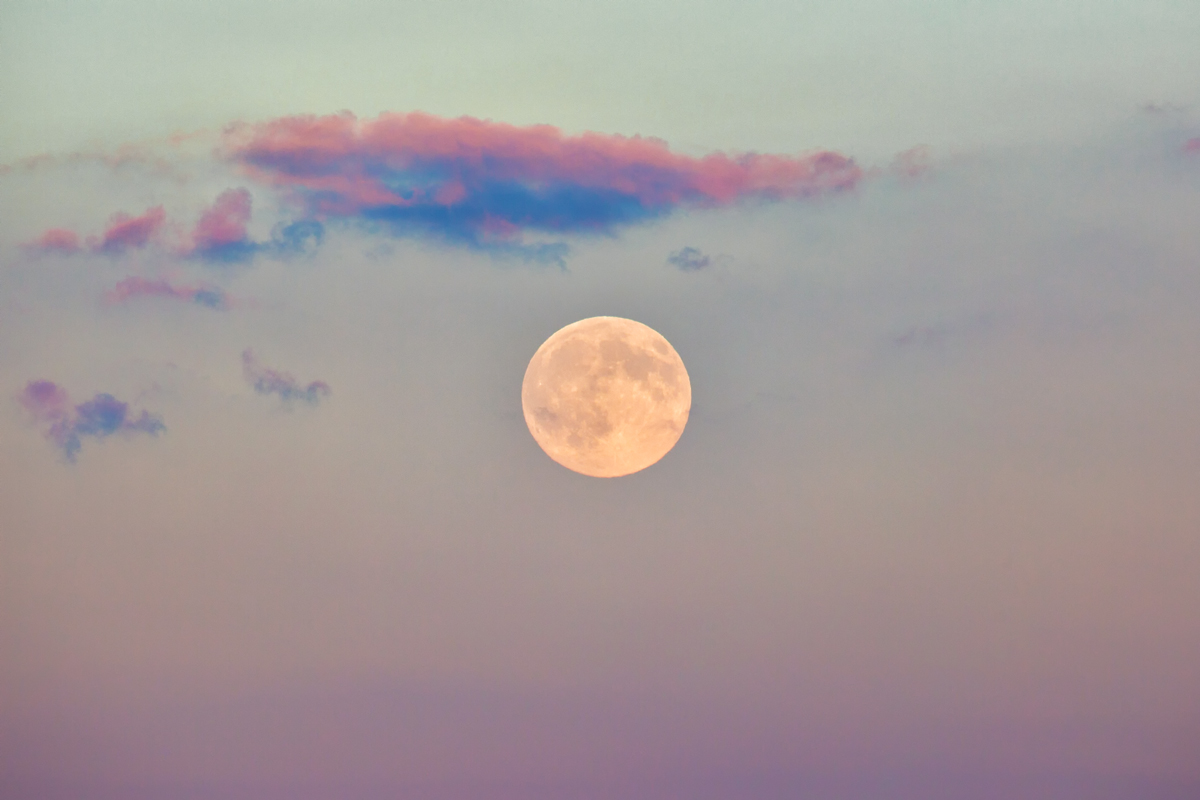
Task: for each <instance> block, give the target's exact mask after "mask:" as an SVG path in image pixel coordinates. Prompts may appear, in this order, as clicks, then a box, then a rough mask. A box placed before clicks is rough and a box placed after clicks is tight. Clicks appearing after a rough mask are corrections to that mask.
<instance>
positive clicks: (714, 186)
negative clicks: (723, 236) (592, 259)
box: [225, 113, 862, 258]
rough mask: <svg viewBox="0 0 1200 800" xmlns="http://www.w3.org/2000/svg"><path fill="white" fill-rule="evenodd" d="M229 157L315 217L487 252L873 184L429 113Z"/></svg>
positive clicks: (322, 128) (261, 132) (341, 127)
mask: <svg viewBox="0 0 1200 800" xmlns="http://www.w3.org/2000/svg"><path fill="white" fill-rule="evenodd" d="M225 154H226V156H227V157H228V158H229V159H231V160H232V161H234V162H235V163H237V164H240V165H241V166H242V167H243V169H244V170H245V173H246V174H247V175H248V176H250V177H251V178H253V179H256V180H259V181H262V182H264V183H266V184H269V185H271V186H274V187H277V188H279V189H281V190H284V191H286V192H287V193H288V194H289V195H290V196H291V197H292V198H293V199H294V200H295V201H297V202H298V203H299V204H300V205H301V207H302V208H303V210H304V213H305V217H306V218H309V219H353V220H358V221H363V222H366V223H371V224H375V225H381V226H383V227H385V228H389V229H391V230H392V231H393V232H394V233H400V234H407V233H419V234H428V235H434V236H437V237H440V238H442V239H445V240H448V241H451V242H457V243H462V244H468V245H471V246H478V247H488V248H491V247H496V246H501V247H505V246H507V247H509V248H513V247H516V248H520V247H521V246H522V242H521V236H522V234H524V233H541V234H567V233H609V232H612V231H613V230H614V229H616V228H617V227H619V226H622V225H628V224H633V223H638V222H642V221H645V220H649V219H654V218H657V217H662V216H664V215H666V214H669V213H671V212H672V211H674V210H676V209H679V208H684V207H702V208H704V207H717V206H724V205H728V204H731V203H734V202H736V201H738V200H742V199H746V198H762V199H770V200H781V199H788V198H802V197H811V196H815V195H819V194H823V193H825V192H830V191H837V190H843V189H849V188H851V187H853V186H854V185H855V184H856V183H857V182H858V180H859V179H860V178H861V176H862V172H861V170H860V169H859V168H858V166H857V165H856V164H855V163H854V162H853V161H852V160H851V159H849V158H846V157H845V156H842V155H839V154H837V153H833V152H829V151H820V152H814V153H809V154H804V155H798V156H788V155H764V154H756V153H746V154H737V155H729V154H725V153H711V154H709V155H706V156H703V157H700V158H695V157H691V156H686V155H681V154H678V153H674V152H672V151H671V150H670V149H669V148H668V146H667V144H666V143H665V142H663V141H661V140H658V139H649V138H642V137H638V136H634V137H625V136H614V135H605V134H598V133H585V134H582V135H578V136H567V135H564V134H563V133H562V132H561V131H559V130H558V129H557V128H554V127H551V126H549V125H534V126H528V127H518V126H515V125H508V124H503V123H497V122H490V121H486V120H479V119H473V118H470V117H462V118H458V119H443V118H440V117H435V116H431V115H429V114H423V113H412V114H383V115H381V116H379V117H377V118H375V119H367V120H359V119H357V118H356V117H354V116H353V115H351V114H348V113H346V114H340V115H335V116H324V117H316V116H305V117H287V118H282V119H276V120H272V121H269V122H265V123H261V124H256V125H238V126H234V127H231V128H230V130H229V131H228V132H227V134H226V143H225ZM555 252H557V251H555ZM542 255H543V256H547V254H546V253H544V252H543V253H542ZM548 257H549V258H556V257H558V256H555V255H554V254H553V253H551V254H549V255H548Z"/></svg>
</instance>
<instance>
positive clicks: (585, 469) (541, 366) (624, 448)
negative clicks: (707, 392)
mask: <svg viewBox="0 0 1200 800" xmlns="http://www.w3.org/2000/svg"><path fill="white" fill-rule="evenodd" d="M521 406H522V408H523V409H524V411H525V422H526V424H527V425H529V432H530V433H532V434H533V438H534V439H535V440H537V443H538V444H539V445H541V447H542V449H543V450H545V451H546V455H548V456H550V457H551V458H552V459H554V460H555V461H557V462H558V463H559V464H562V465H563V466H564V467H566V468H567V469H571V470H574V471H575V472H580V473H583V474H584V475H591V476H593V477H596V478H616V477H619V476H621V475H629V474H630V473H633V472H638V471H639V470H643V469H645V468H646V467H648V466H650V465H651V464H653V463H655V462H656V461H658V460H659V459H660V458H662V457H663V456H665V455H666V454H667V452H668V451H670V449H671V448H672V447H674V446H675V443H676V442H677V441H679V437H680V435H681V434H682V433H683V428H684V426H685V425H687V420H688V412H689V411H691V408H692V384H691V382H690V381H689V380H688V374H687V370H686V369H685V368H684V366H683V359H681V358H680V357H679V354H678V353H676V352H675V348H673V347H671V343H670V342H668V341H667V340H666V339H665V338H663V336H662V334H660V333H658V331H656V330H654V329H653V328H649V327H647V326H645V325H643V324H642V323H640V322H634V321H633V320H631V319H623V318H621V317H591V318H589V319H582V320H580V321H579V322H573V323H571V324H570V325H568V326H566V327H565V328H563V329H561V330H559V331H558V332H557V333H555V334H554V335H553V336H551V337H550V338H549V339H547V340H546V341H545V342H544V343H543V344H542V346H541V347H539V348H538V349H537V352H536V353H534V354H533V358H532V359H531V360H530V362H529V367H528V368H527V369H526V370H525V381H524V383H523V384H522V385H521Z"/></svg>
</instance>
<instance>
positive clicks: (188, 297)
mask: <svg viewBox="0 0 1200 800" xmlns="http://www.w3.org/2000/svg"><path fill="white" fill-rule="evenodd" d="M135 297H167V298H171V299H175V300H184V301H186V302H189V303H196V304H197V305H202V306H207V307H208V308H213V309H217V310H225V309H228V308H230V307H232V305H233V300H232V298H230V297H229V295H228V294H226V293H225V292H224V291H222V290H221V289H219V288H217V287H215V286H208V285H200V286H176V285H174V284H171V283H170V282H168V281H165V280H161V279H160V280H151V279H149V278H138V277H130V278H125V279H124V280H123V281H121V282H120V283H118V284H117V285H116V286H114V287H113V288H112V289H111V290H109V292H108V294H107V295H106V299H107V300H108V301H109V302H110V303H123V302H125V301H127V300H130V299H133V298H135Z"/></svg>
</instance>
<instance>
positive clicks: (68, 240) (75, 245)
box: [30, 228, 79, 253]
mask: <svg viewBox="0 0 1200 800" xmlns="http://www.w3.org/2000/svg"><path fill="white" fill-rule="evenodd" d="M30 247H33V248H35V249H38V250H43V251H46V252H58V253H77V252H79V234H77V233H75V231H71V230H67V229H66V228H50V229H49V230H47V231H46V232H45V233H43V234H42V235H41V236H39V237H38V238H37V239H35V240H34V241H33V242H31V243H30Z"/></svg>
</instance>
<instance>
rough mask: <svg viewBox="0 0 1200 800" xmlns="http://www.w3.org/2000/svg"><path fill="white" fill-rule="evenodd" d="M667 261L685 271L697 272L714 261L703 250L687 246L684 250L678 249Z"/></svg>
mask: <svg viewBox="0 0 1200 800" xmlns="http://www.w3.org/2000/svg"><path fill="white" fill-rule="evenodd" d="M667 263H669V264H674V265H675V266H676V267H679V269H681V270H683V271H684V272H696V271H697V270H702V269H704V268H705V267H707V266H708V265H709V264H711V263H712V259H711V258H709V257H708V256H707V255H706V254H705V253H704V252H703V251H701V250H699V249H697V248H695V247H685V248H683V249H682V250H676V251H675V252H674V253H671V255H670V257H669V258H667Z"/></svg>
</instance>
